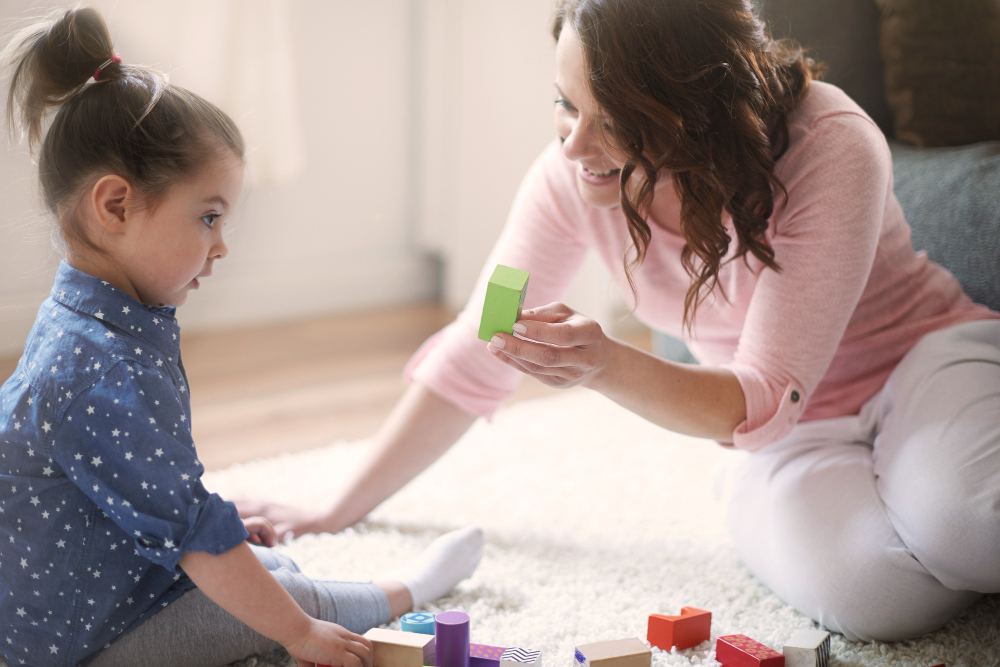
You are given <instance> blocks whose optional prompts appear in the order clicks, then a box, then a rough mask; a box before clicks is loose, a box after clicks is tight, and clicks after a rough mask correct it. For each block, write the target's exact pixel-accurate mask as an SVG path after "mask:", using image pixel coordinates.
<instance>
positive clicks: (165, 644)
mask: <svg viewBox="0 0 1000 667" xmlns="http://www.w3.org/2000/svg"><path fill="white" fill-rule="evenodd" d="M252 548H253V550H254V553H255V554H256V555H257V557H258V558H259V559H260V561H261V562H262V563H263V564H264V566H265V567H267V569H268V570H270V571H271V573H272V574H273V575H274V577H275V578H276V579H277V580H278V581H279V582H281V585H282V586H284V587H285V589H286V590H287V591H288V592H289V593H291V595H292V597H293V598H295V601H296V602H298V603H299V606H300V607H302V609H303V610H305V612H306V613H307V614H309V615H310V616H312V617H313V618H318V619H321V620H324V621H330V622H332V623H337V624H338V625H342V626H344V627H345V628H347V629H348V630H350V631H352V632H357V633H359V634H363V633H365V632H367V631H368V630H370V629H371V628H374V627H376V626H378V625H382V624H383V623H387V622H389V620H390V611H389V600H388V599H387V598H386V597H385V594H384V593H383V592H382V590H381V589H380V588H379V587H378V586H376V585H375V584H371V583H361V582H343V581H323V580H317V579H310V578H309V577H307V576H306V575H304V574H301V573H300V572H299V568H298V566H297V565H296V564H295V561H293V560H292V559H291V558H288V557H287V556H284V555H282V554H280V553H278V552H276V551H272V550H271V549H267V548H265V547H256V546H253V547H252ZM180 638H183V639H182V640H181V641H178V639H180ZM278 646H279V645H278V643H277V642H276V641H274V640H273V639H268V638H267V637H265V636H264V635H262V634H260V633H258V632H256V631H255V630H253V629H251V628H250V627H249V626H247V625H245V624H244V623H243V622H242V621H239V620H237V619H236V618H235V617H233V616H231V615H230V614H229V613H228V612H227V611H225V610H224V609H222V607H219V606H218V605H217V604H215V603H214V602H212V601H211V600H209V599H208V598H207V597H206V596H205V594H204V593H202V592H201V591H200V590H198V589H197V588H195V589H193V590H190V591H188V592H187V593H185V594H184V595H182V596H181V597H179V598H178V599H177V600H176V601H175V602H173V603H172V604H170V605H168V606H167V608H166V609H164V610H163V611H161V612H159V613H157V614H156V615H155V616H153V617H152V618H150V619H149V620H148V621H146V622H145V623H143V624H142V625H140V626H139V627H137V628H136V629H134V630H132V631H131V632H129V633H128V634H126V635H125V636H123V637H122V638H121V639H119V640H118V641H117V642H115V643H114V644H112V645H111V647H110V648H108V649H105V650H104V651H103V652H102V653H101V654H100V655H98V656H97V658H96V659H95V660H94V661H93V662H91V663H90V664H91V665H92V666H93V667H117V666H118V665H121V666H123V667H125V666H129V665H144V666H145V667H156V666H157V665H163V666H164V667H173V666H176V665H185V666H186V667H198V666H204V667H216V666H218V665H226V664H229V663H231V662H234V661H236V660H242V659H244V658H246V657H248V656H251V655H267V654H268V653H270V652H271V651H273V650H274V649H276V648H278Z"/></svg>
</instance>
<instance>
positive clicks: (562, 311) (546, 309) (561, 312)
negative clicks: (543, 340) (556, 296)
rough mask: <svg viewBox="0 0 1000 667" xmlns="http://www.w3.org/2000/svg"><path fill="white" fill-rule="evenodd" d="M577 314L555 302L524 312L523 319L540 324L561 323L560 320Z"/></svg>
mask: <svg viewBox="0 0 1000 667" xmlns="http://www.w3.org/2000/svg"><path fill="white" fill-rule="evenodd" d="M575 312H576V311H575V310H573V309H572V308H570V307H569V306H567V305H566V304H564V303H559V302H558V301H553V302H552V303H547V304H545V305H544V306H538V307H536V308H529V309H527V310H522V311H521V317H522V318H528V319H531V320H535V321H538V322H559V321H560V320H564V319H566V318H567V317H569V316H570V315H573V314H574V313H575Z"/></svg>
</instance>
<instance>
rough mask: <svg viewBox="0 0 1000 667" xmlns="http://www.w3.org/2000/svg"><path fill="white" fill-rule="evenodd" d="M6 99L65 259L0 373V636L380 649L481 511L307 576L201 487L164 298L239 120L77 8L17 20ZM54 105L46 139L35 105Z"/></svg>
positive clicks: (365, 656)
mask: <svg viewBox="0 0 1000 667" xmlns="http://www.w3.org/2000/svg"><path fill="white" fill-rule="evenodd" d="M4 62H5V64H6V65H7V66H8V67H9V68H10V72H11V82H10V89H9V93H10V97H9V99H8V104H7V117H8V121H9V122H11V123H12V126H15V127H16V126H20V127H21V128H22V129H24V130H26V132H27V135H28V139H29V146H30V147H31V148H32V149H34V148H35V147H36V146H37V145H38V144H39V142H41V151H40V155H39V172H40V178H41V185H42V194H43V196H44V199H45V202H46V204H47V205H48V207H49V209H50V210H51V211H52V212H53V213H54V214H55V215H56V216H57V218H58V220H59V226H60V231H61V236H62V238H63V239H64V241H65V249H66V258H65V260H64V261H63V262H62V263H61V265H60V266H59V270H58V272H57V274H56V279H55V285H54V287H53V288H52V294H51V298H50V299H48V300H47V301H46V302H45V303H44V304H42V307H41V309H40V310H39V314H38V319H37V321H36V323H35V326H34V328H33V329H32V331H31V334H30V335H29V338H28V341H27V344H26V346H25V352H24V356H23V357H22V358H21V360H20V363H19V364H18V367H17V370H16V371H15V373H14V375H13V376H12V377H11V378H10V379H9V380H8V381H7V382H6V383H5V384H4V385H3V387H2V389H0V443H2V445H0V446H2V449H0V627H2V628H4V630H3V632H2V633H0V652H2V653H3V655H4V656H5V657H6V658H7V660H8V661H9V662H10V663H11V664H12V665H18V664H27V665H75V664H78V663H79V664H93V665H102V666H104V665H137V664H143V665H159V664H162V665H182V664H183V665H218V664H225V663H228V662H231V661H233V660H238V659H241V658H244V657H246V656H248V655H250V654H254V653H266V652H268V651H270V650H272V649H274V648H277V646H278V645H279V644H280V645H282V646H284V647H285V648H286V649H287V650H288V651H289V653H291V655H292V656H293V657H294V658H295V659H296V660H298V661H299V664H312V663H325V664H330V665H347V666H350V667H360V666H361V665H367V666H370V665H371V661H372V658H371V644H370V643H369V642H368V641H367V640H366V639H364V638H363V637H362V636H360V634H357V633H363V632H365V631H367V630H368V629H369V628H371V627H374V626H376V625H379V624H382V623H385V622H387V621H389V620H390V618H391V617H392V616H396V615H399V614H401V613H404V612H406V611H408V610H410V609H411V608H413V606H414V605H416V606H420V605H423V604H424V603H426V602H428V601H430V600H432V599H435V598H436V597H439V596H441V595H443V594H445V593H446V592H448V591H449V590H451V589H452V588H453V587H454V585H455V584H456V583H458V582H459V581H461V580H462V579H464V578H465V577H467V576H469V575H471V574H472V572H473V571H474V570H475V568H476V566H477V564H478V562H479V559H480V554H481V549H482V534H481V532H480V531H479V530H478V529H476V528H473V529H467V530H464V531H456V532H454V533H449V534H447V535H445V536H443V537H442V538H440V539H439V540H438V541H437V542H435V543H434V544H433V545H432V546H431V548H430V549H429V550H428V551H427V552H426V553H425V554H424V556H422V557H421V558H420V559H419V560H418V561H417V562H416V563H414V564H411V565H410V566H408V567H406V568H403V569H401V570H398V571H396V572H395V573H394V574H391V575H387V576H386V577H385V578H384V579H382V580H380V581H377V582H376V583H342V582H332V581H314V580H311V579H309V578H308V577H306V576H304V575H302V574H300V573H299V571H298V568H297V567H296V566H295V564H294V563H293V562H292V561H291V560H289V559H288V558H287V557H285V556H282V555H280V554H276V553H271V552H269V551H268V550H267V549H265V548H261V547H251V546H250V545H248V544H247V542H246V540H247V537H248V530H249V531H250V532H252V533H254V538H253V539H254V540H255V541H258V542H262V543H264V544H268V545H272V544H274V535H273V529H271V527H270V524H269V523H268V522H267V521H266V520H263V519H259V518H256V519H249V520H247V522H246V523H244V522H243V521H242V520H241V519H240V518H239V516H238V515H237V512H236V509H235V508H234V507H233V505H232V504H230V503H227V502H225V501H223V500H222V499H221V498H220V497H219V496H218V495H215V494H211V493H209V492H208V491H207V490H206V489H205V487H204V486H203V485H202V483H201V481H200V479H201V475H202V473H203V472H204V468H203V466H202V464H201V463H200V462H199V461H198V458H197V453H196V452H195V448H194V443H193V442H192V438H191V421H190V400H189V393H188V384H187V379H186V377H185V374H184V369H183V366H182V364H181V359H180V344H179V340H178V336H179V331H180V329H179V327H178V325H177V323H176V321H175V319H174V309H175V307H176V306H179V305H181V304H182V303H184V301H185V299H186V297H187V293H188V291H189V290H192V289H198V288H199V285H200V281H201V280H203V279H205V278H206V277H208V276H209V275H211V273H212V267H213V265H214V263H215V262H216V261H217V260H220V259H222V258H223V257H225V256H226V253H227V250H226V245H225V242H224V240H223V236H222V227H223V224H224V223H225V222H226V220H227V218H228V216H229V215H230V214H231V211H232V208H233V206H234V204H235V203H236V200H237V198H238V197H239V195H240V190H241V187H242V182H243V168H244V163H243V159H244V146H243V140H242V138H241V136H240V133H239V130H238V129H237V128H236V126H235V125H234V124H233V122H232V120H231V119H230V118H229V117H227V116H226V115H225V114H224V113H223V112H222V111H220V110H219V109H217V108H216V107H215V106H213V105H212V104H210V103H208V102H206V101H205V100H203V99H201V98H200V97H198V96H197V95H194V94H193V93H191V92H189V91H187V90H184V89H182V88H178V87H176V86H172V85H170V84H168V83H166V81H165V80H164V79H163V78H162V77H161V76H160V75H158V74H157V73H155V72H153V71H150V70H148V69H144V68H141V67H135V66H129V65H125V64H123V63H122V62H121V60H120V59H119V58H118V57H116V56H115V52H114V49H113V47H112V43H111V39H110V36H109V35H108V32H107V28H106V26H105V24H104V22H103V20H102V18H101V16H100V15H99V14H98V13H97V12H96V11H95V10H93V9H88V8H83V9H73V10H70V11H67V12H65V13H64V14H62V15H61V16H59V17H58V18H55V19H54V20H51V21H48V22H46V23H45V24H41V25H37V26H34V27H32V28H30V29H28V30H26V31H25V32H23V33H22V34H21V35H19V36H18V37H17V38H15V40H14V41H13V42H12V44H11V45H10V46H9V47H8V49H7V51H6V52H5V56H4ZM50 108H57V109H58V111H57V112H56V113H55V116H54V118H53V120H52V124H51V126H50V128H49V130H48V132H47V133H46V134H45V137H44V140H41V136H42V129H41V128H42V120H43V116H44V114H45V112H46V111H47V110H49V109H50Z"/></svg>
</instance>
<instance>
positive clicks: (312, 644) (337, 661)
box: [284, 618, 373, 667]
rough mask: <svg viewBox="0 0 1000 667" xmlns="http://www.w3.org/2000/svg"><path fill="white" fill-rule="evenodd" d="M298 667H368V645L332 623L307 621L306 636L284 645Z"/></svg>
mask: <svg viewBox="0 0 1000 667" xmlns="http://www.w3.org/2000/svg"><path fill="white" fill-rule="evenodd" d="M284 646H285V648H286V649H287V650H288V653H289V655H291V656H292V657H293V658H295V662H296V664H297V665H298V667H313V666H314V665H329V666H330V667H372V650H373V649H372V643H371V641H369V640H367V639H365V638H364V637H362V636H361V635H358V634H355V633H353V632H351V631H350V630H347V629H346V628H343V627H341V626H339V625H337V624H336V623H327V622H326V621H319V620H316V619H315V618H313V619H310V624H309V629H308V632H307V633H306V634H305V635H303V636H302V637H300V638H299V639H297V640H294V641H292V642H289V643H288V644H285V645H284Z"/></svg>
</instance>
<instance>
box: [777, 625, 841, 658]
mask: <svg viewBox="0 0 1000 667" xmlns="http://www.w3.org/2000/svg"><path fill="white" fill-rule="evenodd" d="M781 652H782V653H784V654H785V667H827V666H828V665H829V664H830V633H829V632H825V631H824V630H805V629H803V630H796V631H795V632H793V633H792V638H791V639H789V640H788V642H787V643H786V644H785V647H784V648H783V649H782V651H781Z"/></svg>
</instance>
